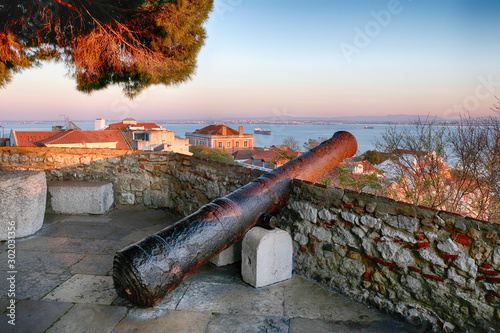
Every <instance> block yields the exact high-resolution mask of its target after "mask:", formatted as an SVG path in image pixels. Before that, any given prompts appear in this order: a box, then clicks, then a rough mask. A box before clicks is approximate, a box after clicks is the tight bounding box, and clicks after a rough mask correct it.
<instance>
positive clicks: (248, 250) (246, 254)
mask: <svg viewBox="0 0 500 333" xmlns="http://www.w3.org/2000/svg"><path fill="white" fill-rule="evenodd" d="M292 255H293V246H292V238H291V237H290V235H289V234H288V233H287V232H286V231H283V230H281V229H279V228H276V229H274V230H266V229H264V228H261V227H254V228H252V229H251V230H250V231H248V232H247V233H246V234H245V236H244V237H243V242H242V249H241V259H242V260H241V276H242V277H243V281H245V282H246V283H248V284H250V285H252V286H254V287H263V286H267V285H270V284H273V283H276V282H280V281H284V280H287V279H289V278H291V277H292Z"/></svg>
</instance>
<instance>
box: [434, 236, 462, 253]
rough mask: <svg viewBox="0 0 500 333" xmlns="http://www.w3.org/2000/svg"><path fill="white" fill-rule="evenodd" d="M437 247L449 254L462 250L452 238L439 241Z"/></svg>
mask: <svg viewBox="0 0 500 333" xmlns="http://www.w3.org/2000/svg"><path fill="white" fill-rule="evenodd" d="M437 248H438V249H440V250H441V251H443V252H444V253H448V254H460V253H462V250H460V248H459V247H458V245H457V243H455V242H454V241H452V240H451V239H450V238H448V239H447V240H445V241H443V242H438V243H437Z"/></svg>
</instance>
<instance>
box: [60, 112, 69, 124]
mask: <svg viewBox="0 0 500 333" xmlns="http://www.w3.org/2000/svg"><path fill="white" fill-rule="evenodd" d="M59 117H64V121H65V122H66V124H67V123H69V116H67V115H65V114H60V115H59Z"/></svg>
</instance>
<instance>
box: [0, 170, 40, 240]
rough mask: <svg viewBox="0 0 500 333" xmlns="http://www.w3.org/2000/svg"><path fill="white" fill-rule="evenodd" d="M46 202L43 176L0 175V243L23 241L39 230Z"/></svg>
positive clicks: (2, 173)
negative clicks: (14, 240)
mask: <svg viewBox="0 0 500 333" xmlns="http://www.w3.org/2000/svg"><path fill="white" fill-rule="evenodd" d="M46 198H47V180H46V178H45V173H44V172H42V171H8V172H0V240H7V239H13V238H20V237H26V236H29V235H32V234H34V233H35V232H37V231H38V230H40V228H41V227H42V225H43V218H44V215H45V203H46V200H47V199H46Z"/></svg>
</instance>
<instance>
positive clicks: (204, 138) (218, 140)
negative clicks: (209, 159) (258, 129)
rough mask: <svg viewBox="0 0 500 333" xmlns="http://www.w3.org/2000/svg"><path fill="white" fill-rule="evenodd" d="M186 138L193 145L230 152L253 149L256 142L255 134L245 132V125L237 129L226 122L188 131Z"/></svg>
mask: <svg viewBox="0 0 500 333" xmlns="http://www.w3.org/2000/svg"><path fill="white" fill-rule="evenodd" d="M186 138H187V139H188V140H189V143H190V144H191V145H195V146H197V145H203V146H207V147H209V148H218V149H225V150H226V151H228V152H230V153H234V152H236V151H238V150H247V149H253V144H254V136H253V134H244V133H243V126H240V127H239V128H238V130H235V129H232V128H230V127H228V126H226V125H224V124H214V125H209V126H206V127H204V128H202V129H197V130H196V131H195V132H187V133H186Z"/></svg>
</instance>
